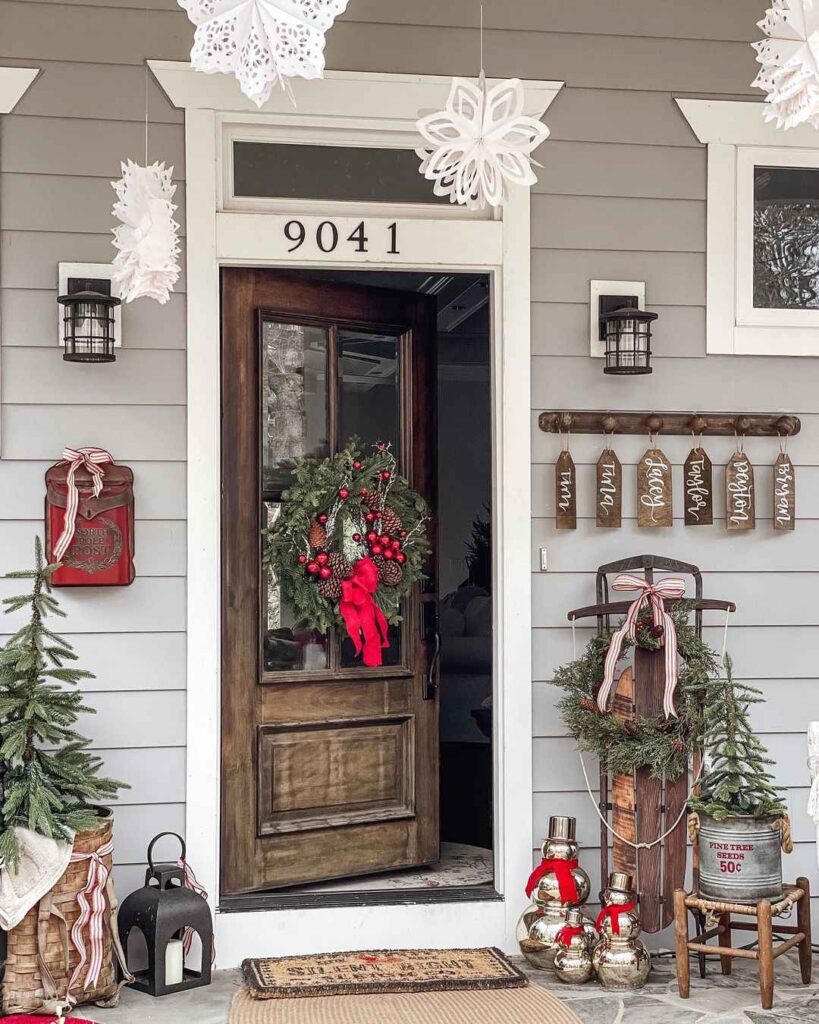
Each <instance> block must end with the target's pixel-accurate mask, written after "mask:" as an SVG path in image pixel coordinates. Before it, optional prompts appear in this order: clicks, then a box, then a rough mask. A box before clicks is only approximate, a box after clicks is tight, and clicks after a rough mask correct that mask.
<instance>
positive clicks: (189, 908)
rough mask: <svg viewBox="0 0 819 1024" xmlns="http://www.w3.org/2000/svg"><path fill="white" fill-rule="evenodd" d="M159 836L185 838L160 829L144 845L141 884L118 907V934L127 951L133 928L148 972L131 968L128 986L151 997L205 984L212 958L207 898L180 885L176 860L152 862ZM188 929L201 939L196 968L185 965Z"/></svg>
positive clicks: (182, 881)
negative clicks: (141, 942)
mask: <svg viewBox="0 0 819 1024" xmlns="http://www.w3.org/2000/svg"><path fill="white" fill-rule="evenodd" d="M163 836H174V837H175V838H176V839H178V840H179V843H180V845H181V847H182V858H181V859H182V863H183V864H184V862H185V840H184V839H183V838H182V837H181V836H179V835H177V834H176V832H160V833H159V835H158V836H154V838H153V839H152V840H151V845H150V846H149V847H148V870H147V871H146V872H145V885H144V886H143V887H142V888H141V889H137V890H136V891H135V892H132V893H131V895H130V896H128V897H126V899H125V900H124V901H123V903H122V906H121V907H120V908H119V921H118V924H119V938H120V942H121V943H122V948H123V949H124V950H126V951H127V949H128V936H129V934H130V932H131V930H132V929H134V928H138V929H139V930H140V931H141V932H142V934H143V935H144V936H145V943H146V945H147V947H148V969H147V971H132V972H131V973H132V974H134V978H135V980H134V983H133V988H136V989H139V991H140V992H148V993H149V994H150V995H152V996H164V995H167V994H168V993H169V992H184V991H185V990H186V989H189V988H199V987H200V986H201V985H209V984H210V972H211V961H212V959H213V921H212V919H211V914H210V907H209V906H208V903H207V900H206V899H205V898H204V897H203V896H200V895H199V894H198V893H197V892H194V890H193V889H188V888H186V887H185V870H184V868H182V867H180V866H179V864H154V862H153V851H154V846H155V845H156V843H157V841H158V840H159V839H161V838H162V837H163ZM189 928H190V929H191V930H192V931H194V932H196V934H197V935H198V936H199V940H200V942H201V943H202V964H201V970H199V971H192V970H189V969H188V968H187V967H185V966H184V940H185V932H186V930H187V929H189Z"/></svg>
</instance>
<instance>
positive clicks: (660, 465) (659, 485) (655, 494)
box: [637, 448, 672, 527]
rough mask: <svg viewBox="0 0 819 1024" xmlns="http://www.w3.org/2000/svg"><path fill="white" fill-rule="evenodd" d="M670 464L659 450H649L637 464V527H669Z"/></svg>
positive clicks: (670, 518) (670, 513)
mask: <svg viewBox="0 0 819 1024" xmlns="http://www.w3.org/2000/svg"><path fill="white" fill-rule="evenodd" d="M671 497H672V495H671V463H670V462H669V460H668V459H667V458H666V456H665V455H664V454H663V452H662V451H661V450H660V449H659V448H649V449H648V451H646V453H645V454H644V455H643V457H642V458H641V459H640V461H639V462H638V463H637V525H638V526H645V527H655V526H671V521H672V501H671Z"/></svg>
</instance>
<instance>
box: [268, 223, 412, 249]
mask: <svg viewBox="0 0 819 1024" xmlns="http://www.w3.org/2000/svg"><path fill="white" fill-rule="evenodd" d="M283 231H284V237H285V239H286V240H287V241H288V242H289V243H290V246H289V248H288V250H287V251H288V252H296V251H297V250H298V249H300V248H301V247H302V246H303V245H304V243H305V242H312V243H313V244H314V245H315V247H316V248H317V249H318V250H319V252H323V253H327V254H329V253H339V254H341V255H344V254H345V253H350V254H352V253H364V252H375V253H385V254H386V255H387V256H398V255H400V253H401V250H400V249H399V247H398V222H397V221H393V223H392V224H387V225H384V224H383V223H379V224H378V225H377V230H376V226H373V227H369V226H368V224H367V221H365V220H362V221H359V223H358V224H355V225H354V226H353V229H352V231H350V230H349V222H347V223H346V224H345V225H344V226H343V227H342V225H341V224H339V222H338V221H335V220H322V221H319V222H318V223H316V224H315V226H314V225H313V224H312V223H311V224H309V226H308V225H307V224H305V222H304V221H302V220H298V219H296V218H294V219H293V220H288V221H287V222H286V223H285V225H284V228H283Z"/></svg>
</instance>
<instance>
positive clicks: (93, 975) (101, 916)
mask: <svg viewBox="0 0 819 1024" xmlns="http://www.w3.org/2000/svg"><path fill="white" fill-rule="evenodd" d="M113 850H114V843H113V840H111V841H109V842H107V843H105V844H104V845H103V846H101V847H100V848H99V849H98V850H95V851H94V852H93V853H72V854H71V862H72V863H73V864H76V863H77V862H78V861H83V860H87V861H88V862H89V863H88V878H87V879H86V882H85V888H84V889H82V891H81V892H79V893H78V894H77V903H79V905H80V916H79V917H78V918H77V920H76V921H75V922H74V927H73V928H72V929H71V941H72V942H73V944H74V948H75V949H76V950H77V952H78V953H79V955H80V959H79V962H78V963H77V966H76V967H75V968H74V971H73V972H72V974H71V979H70V980H69V982H68V1000H69V1002H70V1003H72V1004H73V1003H75V1002H76V1001H77V1000H76V997H75V996H72V994H71V990H72V989H73V988H74V985H75V984H76V982H77V981H78V979H79V978H80V976H81V975H82V972H83V968H84V967H85V965H86V962H87V963H88V969H87V970H86V972H85V983H84V984H83V991H85V990H87V989H89V988H93V986H94V985H96V984H97V982H98V981H99V976H100V971H101V970H102V963H103V956H104V952H105V941H104V940H105V887H106V885H107V884H108V874H109V872H108V868H107V867H106V866H105V864H104V863H103V860H102V858H103V857H105V856H107V855H108V854H109V853H113ZM86 929H87V932H88V945H89V946H90V947H91V948H90V954H91V955H90V960H89V955H88V949H87V948H86V944H85V935H84V932H85V931H86Z"/></svg>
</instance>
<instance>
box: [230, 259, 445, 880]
mask: <svg viewBox="0 0 819 1024" xmlns="http://www.w3.org/2000/svg"><path fill="white" fill-rule="evenodd" d="M434 323H435V310H434V304H433V302H432V300H430V299H428V298H426V297H424V296H419V295H416V294H414V293H407V292H394V291H390V290H386V289H374V288H362V287H354V286H348V285H334V284H327V283H324V282H317V281H307V280H305V279H304V277H303V275H301V274H299V273H298V272H286V271H267V270H246V269H234V268H230V269H225V270H223V271H222V453H223V454H222V483H223V487H222V491H223V499H222V552H223V555H222V562H223V564H222V583H223V586H222V877H221V888H222V893H223V895H230V894H240V893H247V892H253V891H260V890H265V889H276V888H282V887H285V886H288V885H295V884H298V883H302V882H310V881H319V880H322V879H327V878H334V877H345V876H351V875H356V874H364V873H369V872H374V871H387V870H393V869H395V868H400V867H411V866H415V865H419V864H425V863H431V862H433V861H435V860H436V859H437V857H438V845H439V830H438V705H437V701H436V700H435V699H434V696H435V687H434V686H430V685H429V684H430V680H429V678H428V675H429V673H430V664H431V655H432V651H431V650H430V649H428V648H429V644H428V642H427V636H426V634H425V632H424V630H423V628H422V627H423V623H424V621H425V619H426V618H427V616H425V615H422V613H421V605H422V604H434V602H435V600H436V594H435V590H436V588H435V580H434V573H432V572H430V573H429V579H428V580H427V581H426V582H425V584H424V587H423V591H424V592H423V593H420V592H419V593H417V594H416V595H414V596H413V598H412V599H411V600H410V601H408V602H407V606H406V607H405V609H404V618H403V621H402V622H401V624H400V626H399V627H397V628H395V629H393V630H391V635H390V643H391V646H390V648H389V649H388V650H387V651H385V652H384V653H385V655H386V657H385V659H384V665H383V666H382V667H380V668H378V669H364V668H362V666H361V664H360V662H359V661H358V660H357V659H355V658H353V657H352V656H351V655H352V652H351V650H350V645H349V641H348V640H346V639H345V638H344V637H342V636H341V635H340V634H339V632H338V631H336V630H333V631H331V633H330V634H329V635H327V636H318V635H316V634H311V633H310V632H309V631H308V630H306V629H305V628H304V626H303V624H301V623H299V622H297V621H295V616H294V615H293V612H292V610H291V609H288V608H287V607H286V606H285V605H284V603H283V602H282V601H281V600H280V599H279V595H278V588H277V587H276V581H275V580H274V579H266V578H263V572H262V568H261V534H260V531H261V529H262V527H263V525H266V524H268V523H269V522H271V521H272V520H273V519H274V518H275V516H276V515H277V514H278V508H279V502H280V500H281V491H282V490H283V489H284V488H285V487H286V486H287V481H288V476H289V467H290V466H291V465H292V463H293V461H294V460H296V459H300V458H303V457H304V456H306V455H325V454H327V453H328V452H333V451H337V450H338V449H339V448H341V447H343V445H344V444H345V443H346V441H347V440H348V438H349V436H350V434H352V433H356V434H357V435H358V436H360V437H361V438H362V444H363V446H364V448H365V449H366V446H367V445H369V444H372V443H375V442H376V441H379V440H389V441H391V442H392V444H393V451H394V452H395V454H396V457H397V459H398V461H399V467H400V470H401V472H402V473H403V474H404V475H406V476H407V477H408V478H409V480H410V482H411V483H412V485H413V486H414V487H416V488H417V489H418V490H420V491H421V493H422V494H424V495H425V497H427V500H428V501H429V502H430V504H431V507H432V508H433V509H434V501H435V493H434V486H433V485H434V479H435V475H434V466H433V454H434V436H435V433H434V429H435V423H434V409H435V405H434V394H435V391H434V372H435V367H434V349H433V334H432V331H433V329H434ZM430 527H431V528H430V540H431V541H432V543H433V547H434V542H435V529H434V519H433V523H432V524H430ZM431 564H434V561H433V562H431ZM433 675H434V667H433ZM432 681H433V682H434V679H433V680H432ZM425 698H432V699H425Z"/></svg>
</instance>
